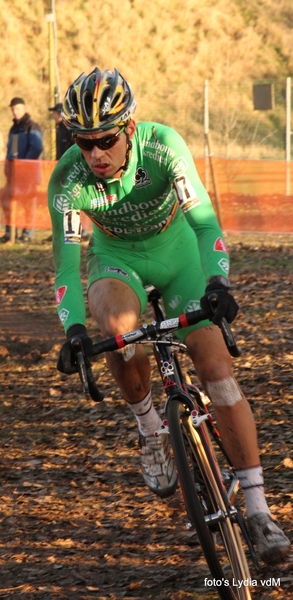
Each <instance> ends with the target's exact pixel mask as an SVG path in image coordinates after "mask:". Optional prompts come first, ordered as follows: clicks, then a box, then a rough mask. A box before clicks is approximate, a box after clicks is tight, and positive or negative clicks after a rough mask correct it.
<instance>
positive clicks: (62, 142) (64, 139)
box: [56, 122, 73, 160]
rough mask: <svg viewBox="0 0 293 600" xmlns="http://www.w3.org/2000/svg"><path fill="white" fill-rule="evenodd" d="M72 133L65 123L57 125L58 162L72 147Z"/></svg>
mask: <svg viewBox="0 0 293 600" xmlns="http://www.w3.org/2000/svg"><path fill="white" fill-rule="evenodd" d="M72 144H73V140H72V133H71V131H70V130H69V129H67V127H65V125H64V123H62V122H60V123H57V124H56V160H59V158H61V156H63V154H64V152H66V150H68V148H70V146H72Z"/></svg>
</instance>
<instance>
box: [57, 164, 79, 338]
mask: <svg viewBox="0 0 293 600" xmlns="http://www.w3.org/2000/svg"><path fill="white" fill-rule="evenodd" d="M59 171H60V169H59V168H58V165H57V167H56V168H55V170H54V172H53V174H52V177H51V179H50V182H49V188H48V198H49V210H50V215H51V220H52V231H53V257H54V266H55V273H56V277H55V297H56V304H57V311H58V314H59V318H60V321H61V322H62V323H63V326H64V329H65V333H66V332H67V330H68V329H69V327H70V326H71V325H74V324H75V323H80V324H82V325H85V319H86V310H85V302H84V295H83V288H82V282H81V278H80V239H81V227H80V211H79V210H75V209H73V208H71V207H70V205H69V206H68V200H69V199H68V197H67V196H66V194H64V193H63V192H64V190H62V188H61V189H60V184H59V181H60V174H59Z"/></svg>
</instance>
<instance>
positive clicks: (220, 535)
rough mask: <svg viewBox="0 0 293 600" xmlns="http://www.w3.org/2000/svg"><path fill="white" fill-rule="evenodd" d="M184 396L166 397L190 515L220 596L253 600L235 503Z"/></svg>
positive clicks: (180, 480)
mask: <svg viewBox="0 0 293 600" xmlns="http://www.w3.org/2000/svg"><path fill="white" fill-rule="evenodd" d="M180 400H181V398H180V395H178V397H176V396H175V397H172V399H169V400H168V402H167V406H166V417H167V420H168V426H169V432H170V440H171V445H172V448H173V453H174V458H175V462H176V465H177V470H178V477H179V482H180V487H181V490H182V495H183V499H184V503H185V507H186V511H187V515H188V518H189V520H190V522H191V525H192V526H193V527H194V528H195V530H196V532H197V535H198V538H199V541H200V544H201V547H202V550H203V553H204V556H205V559H206V562H207V564H208V566H209V569H210V572H211V575H212V578H213V579H214V580H215V587H216V589H217V592H218V594H219V596H220V598H221V599H222V600H236V599H237V600H251V595H250V591H249V588H248V582H249V570H248V566H247V562H246V558H245V554H244V551H243V548H242V544H241V540H240V535H239V532H238V525H237V523H236V522H235V521H234V520H233V516H231V515H232V514H233V507H230V506H229V501H228V498H227V495H226V493H225V490H224V486H223V485H222V484H221V481H220V480H219V479H218V477H217V476H216V477H215V468H216V469H217V466H216V465H215V464H213V465H211V455H210V456H209V458H208V456H207V454H206V452H205V449H204V447H203V444H202V442H201V439H200V436H199V433H198V431H197V430H196V429H195V428H194V427H193V425H192V422H191V418H190V414H189V411H188V410H186V408H185V407H184V406H183V405H182V401H180ZM205 436H206V432H205ZM216 472H217V471H216ZM218 473H219V471H218ZM219 477H220V475H219ZM229 509H231V515H230V514H229Z"/></svg>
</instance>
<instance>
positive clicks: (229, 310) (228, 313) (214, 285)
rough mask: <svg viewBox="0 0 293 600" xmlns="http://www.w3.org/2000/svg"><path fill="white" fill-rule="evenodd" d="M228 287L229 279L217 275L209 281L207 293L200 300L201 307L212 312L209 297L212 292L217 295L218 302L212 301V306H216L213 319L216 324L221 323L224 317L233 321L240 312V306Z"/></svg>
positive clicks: (229, 321) (230, 321)
mask: <svg viewBox="0 0 293 600" xmlns="http://www.w3.org/2000/svg"><path fill="white" fill-rule="evenodd" d="M226 282H227V283H226ZM228 289H229V282H228V280H225V278H224V277H220V276H219V277H217V276H215V277H213V278H212V279H211V280H210V282H209V283H208V285H207V287H206V290H205V295H204V296H203V297H202V298H201V300H200V305H201V307H202V308H203V309H204V310H206V311H207V312H211V310H212V309H211V303H210V300H209V297H210V296H211V294H216V295H217V298H218V300H217V302H215V303H212V306H214V313H213V315H212V321H213V323H215V325H219V324H220V321H221V320H222V318H223V317H225V318H226V319H227V321H228V323H232V321H234V319H235V317H236V315H237V313H238V309H239V306H238V304H237V302H236V300H235V298H234V297H233V296H232V294H229V291H228Z"/></svg>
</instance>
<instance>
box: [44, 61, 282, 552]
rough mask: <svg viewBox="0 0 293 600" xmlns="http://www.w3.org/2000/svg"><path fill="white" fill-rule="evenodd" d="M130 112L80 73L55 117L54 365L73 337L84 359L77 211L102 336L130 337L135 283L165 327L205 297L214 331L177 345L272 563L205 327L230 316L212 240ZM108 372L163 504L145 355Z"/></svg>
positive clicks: (162, 467) (166, 154) (264, 511)
mask: <svg viewBox="0 0 293 600" xmlns="http://www.w3.org/2000/svg"><path fill="white" fill-rule="evenodd" d="M135 108H136V102H135V99H134V96H133V93H132V90H131V88H130V86H129V85H128V83H127V82H126V81H125V79H124V78H123V77H122V76H121V74H120V73H119V72H118V71H117V70H116V69H114V70H113V71H108V70H107V71H104V72H101V71H100V70H99V69H98V68H95V69H94V70H93V71H92V72H91V73H90V74H89V75H86V74H85V73H82V74H81V75H80V76H79V77H78V78H77V79H76V80H75V81H74V82H73V84H72V85H71V86H70V87H69V89H68V90H67V93H66V95H65V98H64V102H63V112H62V117H63V121H64V123H65V125H66V126H67V127H68V128H69V129H70V130H71V131H72V133H73V139H74V141H75V144H74V146H72V147H71V148H70V149H69V150H67V151H66V153H65V154H64V155H63V157H62V158H61V159H60V161H59V163H58V164H57V166H56V167H55V170H54V172H53V174H52V177H51V180H50V183H49V207H50V213H51V219H52V227H53V252H54V262H55V269H56V284H55V290H56V302H57V306H58V312H59V318H60V320H61V322H62V323H63V325H64V329H65V333H66V337H67V341H65V342H64V344H63V346H62V348H61V350H60V355H59V360H58V365H57V367H58V369H59V370H60V371H61V372H63V373H67V374H70V373H74V372H76V371H77V367H76V364H75V362H74V356H73V354H72V350H71V343H70V340H71V339H72V338H73V337H74V336H76V335H78V336H79V337H81V338H82V341H83V346H84V351H85V355H86V360H87V361H90V356H91V347H92V341H91V339H90V338H89V336H88V334H87V330H86V326H85V325H86V311H85V302H84V297H83V290H82V283H81V279H80V241H81V225H80V211H84V212H85V213H86V215H87V216H88V217H90V219H91V220H92V222H93V234H92V237H91V241H90V244H89V249H88V255H87V267H88V306H89V310H90V312H91V314H92V316H93V318H94V319H95V321H96V323H97V325H98V327H99V329H100V331H101V333H102V335H103V336H104V337H108V336H112V335H118V334H121V333H124V332H125V331H130V330H132V329H135V328H137V326H138V320H139V317H140V315H141V314H142V312H143V311H144V310H145V308H146V305H147V294H146V291H145V287H144V286H145V285H146V284H152V285H154V286H155V287H157V288H158V290H159V291H160V292H161V294H162V297H163V301H164V306H165V309H166V313H167V316H168V318H171V317H172V316H177V315H178V314H180V313H182V312H186V311H188V310H194V309H196V308H198V307H199V306H200V304H201V305H202V306H203V307H206V306H207V305H208V296H209V294H210V293H211V292H216V293H217V295H218V306H217V309H216V312H215V314H214V317H213V321H214V323H215V324H213V323H211V322H210V321H206V322H203V323H201V324H200V325H197V326H194V327H190V328H188V329H186V330H184V340H185V343H186V345H187V347H188V349H189V353H190V356H191V358H192V360H193V363H194V365H195V368H196V372H197V374H198V377H199V379H200V381H201V383H202V385H203V388H204V390H205V391H206V393H207V394H208V396H209V397H210V399H211V401H212V402H213V404H214V407H215V413H216V418H217V422H218V426H219V429H220V432H221V435H222V438H223V440H224V444H225V448H226V451H227V453H228V455H229V456H230V459H231V460H232V463H233V464H234V467H235V468H236V470H237V473H238V476H239V479H240V481H241V484H242V488H243V492H244V496H245V501H246V511H247V517H248V523H249V527H250V530H251V533H252V537H253V539H254V541H255V543H256V545H257V548H258V550H259V552H260V555H261V557H262V559H263V560H264V561H266V562H277V561H279V560H281V559H283V558H284V557H285V556H286V555H287V554H288V551H289V545H290V544H289V540H288V539H287V537H286V536H285V535H284V533H283V532H282V530H281V529H280V528H279V527H278V525H277V523H276V522H275V521H274V520H273V519H272V517H271V513H270V510H269V508H268V505H267V502H266V499H265V496H264V487H263V474H262V469H261V466H260V460H259V454H258V447H257V437H256V429H255V424H254V419H253V416H252V413H251V410H250V407H249V404H248V402H247V400H246V399H245V397H244V395H243V393H242V391H241V390H240V388H239V386H238V384H237V382H236V380H235V378H234V375H233V372H232V366H231V358H230V355H229V353H228V351H227V350H226V346H225V344H224V342H223V339H222V334H221V331H220V329H219V327H217V326H216V324H217V323H219V320H220V319H221V318H222V317H223V316H225V317H226V319H227V320H228V321H229V322H232V321H233V319H234V318H235V317H236V314H237V311H238V305H237V303H236V301H235V299H234V297H233V296H232V295H231V293H230V290H229V281H228V271H229V255H228V251H227V248H226V246H225V242H224V240H223V234H222V231H221V229H220V227H219V224H218V222H217V219H216V216H215V213H214V210H213V207H212V204H211V201H210V198H209V196H208V194H207V192H206V190H205V188H204V186H203V185H202V183H201V181H200V179H199V176H198V174H197V171H196V168H195V165H194V161H193V159H192V156H191V154H190V152H189V150H188V148H187V146H186V144H185V142H184V141H183V139H182V138H181V137H180V135H179V134H178V133H177V132H176V131H175V130H174V129H171V128H169V127H166V126H164V125H161V124H158V123H153V122H141V123H137V124H136V122H135V121H134V119H133V114H134V112H135ZM180 335H182V334H181V333H180V332H179V337H180ZM181 339H182V338H181ZM107 363H108V366H109V369H110V371H111V373H112V375H113V377H114V379H115V380H116V382H117V384H118V386H119V388H120V390H121V392H122V394H123V397H124V398H125V400H126V402H127V403H128V406H129V407H130V409H131V410H132V411H133V413H134V415H135V417H136V419H137V422H138V428H139V438H140V446H141V461H142V472H143V477H144V480H145V483H146V484H147V485H148V486H149V488H150V489H151V490H152V491H153V492H155V493H156V494H158V495H159V496H161V497H167V496H169V495H171V494H172V493H174V491H175V489H176V485H177V479H176V472H175V468H174V465H173V461H172V459H171V455H170V453H169V442H168V436H164V435H160V436H159V437H155V436H154V435H153V434H154V432H155V431H156V430H158V429H159V428H160V426H161V419H160V416H159V415H158V413H157V411H156V410H155V408H154V406H153V403H152V397H151V390H150V382H149V379H150V366H149V361H148V358H147V356H146V354H145V351H144V349H143V347H142V346H137V345H136V346H135V345H133V346H127V347H126V349H121V350H117V351H116V352H114V353H109V355H108V356H107Z"/></svg>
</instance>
